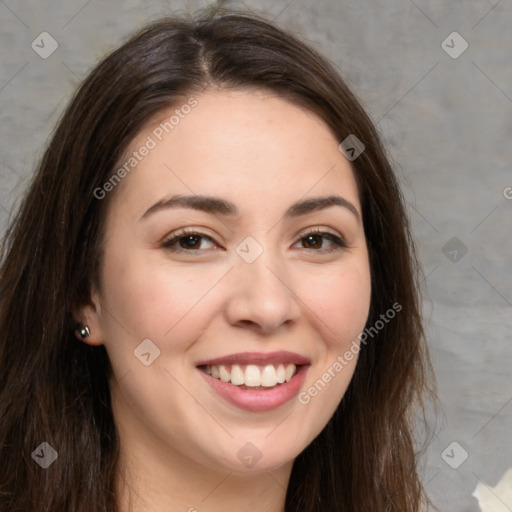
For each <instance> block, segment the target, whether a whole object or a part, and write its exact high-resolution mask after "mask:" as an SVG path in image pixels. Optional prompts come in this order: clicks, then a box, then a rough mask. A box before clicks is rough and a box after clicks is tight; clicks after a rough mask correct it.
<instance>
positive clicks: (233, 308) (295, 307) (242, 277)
mask: <svg viewBox="0 0 512 512" xmlns="http://www.w3.org/2000/svg"><path fill="white" fill-rule="evenodd" d="M231 279H232V283H233V284H232V285H231V286H230V294H229V298H228V304H227V307H226V309H225V312H226V316H227V320H228V321H229V323H230V324H231V325H234V326H238V327H242V326H246V327H250V328H252V329H254V330H255V331H257V332H259V333H263V334H268V333H271V332H274V331H276V330H277V329H279V328H280V327H281V326H282V325H285V324H290V325H291V324H293V323H294V322H295V321H297V319H298V318H299V315H300V307H299V302H300V298H299V297H298V296H297V294H296V292H295V291H294V289H293V282H292V281H293V280H292V278H291V273H290V272H289V271H287V269H286V268H285V265H284V264H283V263H282V262H279V261H278V258H277V257H273V256H271V254H270V253H269V252H267V251H264V252H263V253H262V254H261V255H260V256H259V257H258V258H257V259H256V260H255V261H253V262H252V263H247V262H246V261H244V260H243V259H241V258H240V259H238V261H237V262H236V264H235V269H233V271H232V272H231Z"/></svg>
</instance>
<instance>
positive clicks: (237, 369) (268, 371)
mask: <svg viewBox="0 0 512 512" xmlns="http://www.w3.org/2000/svg"><path fill="white" fill-rule="evenodd" d="M296 369H297V367H296V366H295V365H294V364H293V363H289V364H286V365H285V364H283V363H281V364H279V365H277V368H276V367H275V366H274V365H272V364H268V365H266V366H265V367H259V366H256V365H254V364H249V365H247V366H246V367H245V371H244V370H243V368H242V366H241V365H238V364H234V365H231V372H229V371H228V368H226V365H223V364H221V365H219V366H217V365H208V366H206V367H204V371H205V372H206V373H207V374H208V375H211V376H212V377H213V378H215V379H220V380H221V381H222V382H231V384H234V385H235V386H242V385H243V384H245V385H246V386H248V387H259V386H263V387H265V388H272V387H274V386H276V385H277V384H283V383H284V382H289V381H290V380H291V379H292V377H293V376H294V375H295V371H296Z"/></svg>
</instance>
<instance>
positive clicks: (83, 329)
mask: <svg viewBox="0 0 512 512" xmlns="http://www.w3.org/2000/svg"><path fill="white" fill-rule="evenodd" d="M75 333H76V334H77V335H78V336H80V338H81V339H82V341H83V340H85V339H86V338H88V337H89V336H90V335H91V330H90V329H89V327H88V326H87V325H83V324H78V325H77V326H76V328H75Z"/></svg>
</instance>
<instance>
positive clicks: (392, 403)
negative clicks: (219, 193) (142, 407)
mask: <svg viewBox="0 0 512 512" xmlns="http://www.w3.org/2000/svg"><path fill="white" fill-rule="evenodd" d="M211 86H215V87H221V88H236V89H240V88H246V87H250V88H263V89H267V90H270V91H273V92H274V93H278V94H279V95H281V96H282V97H286V98H289V99H291V100H292V101H294V102H295V103H296V104H298V105H301V106H303V107H307V108H309V109H311V110H312V111H314V112H315V113H317V114H318V115H319V116H320V117H321V118H322V119H323V120H324V121H325V123H326V124H327V125H328V126H329V127H330V129H331V130H332V131H333V133H334V134H335V135H336V137H337V138H338V140H339V141H340V142H342V141H344V140H345V139H346V138H347V137H348V136H349V135H351V134H353V135H356V136H357V138H358V139H360V140H361V141H362V142H363V143H364V146H365V150H364V151H363V153H362V154H361V155H360V156H359V157H358V158H357V159H355V160H354V161H352V166H353V170H354V173H355V176H356V179H357V183H358V187H359V193H360V199H361V205H362V213H363V222H364V230H365V234H366V239H367V244H368V249H369V258H370V268H371V279H372V295H371V306H370V314H369V317H368V321H367V326H369V327H370V326H374V325H375V324H376V323H377V322H378V321H379V320H380V322H381V323H383V322H382V320H381V315H382V314H383V313H384V312H386V311H387V310H389V308H390V307H391V305H393V304H396V303H398V304H399V305H400V306H401V311H400V313H399V314H397V315H396V318H394V319H393V321H391V322H386V323H385V325H384V326H383V328H381V329H380V330H379V332H378V334H377V335H375V337H374V338H373V334H372V339H371V340H369V341H368V342H367V343H364V344H363V343H362V344H361V352H360V354H359V360H358V364H357V367H356V370H355V374H354V376H353V379H352V381H351V383H350V385H349V387H348V389H347V391H346V393H345V396H344V398H343V400H342V401H341V403H340V405H339V407H338V409H337V410H336V412H335V414H334V415H333V417H332V418H331V420H330V421H329V423H328V424H327V426H326V427H325V429H324V430H323V431H322V432H321V434H320V435H319V436H318V437H317V438H316V439H315V440H314V441H313V442H312V443H311V444H310V445H309V446H307V447H306V448H305V450H304V451H303V452H302V453H301V454H300V455H299V456H298V457H297V459H296V460H295V462H294V465H293V470H292V474H291V479H290V482H289V487H288V490H287V496H286V511H287V512H298V511H300V512H320V511H322V512H325V511H340V512H341V511H343V512H357V511H370V510H371V511H372V512H384V511H386V512H390V511H396V512H417V511H418V510H419V509H420V506H421V504H422V502H424V503H427V502H428V498H427V497H426V493H425V492H424V489H423V487H422V484H421V480H420V478H419V476H418V471H417V464H418V457H419V455H420V454H421V453H422V450H420V449H419V448H420V447H419V446H417V441H416V438H415V434H414V433H415V428H414V427H415V419H416V418H417V417H418V413H419V417H420V418H423V419H424V418H425V410H426V405H425V404H426V401H425V397H428V398H434V396H435V392H434V389H435V383H434V378H433V374H432V367H431V364H430V360H429V355H428V351H427V347H426V343H425V339H424V333H423V328H422V323H421V317H420V293H419V284H418V283H419V278H420V270H419V265H418V262H417V259H416V256H415V251H414V244H413V241H412V239H411V236H410V230H409V226H408V222H407V218H406V214H405V210H404V204H403V200H402V198H401V194H400V191H399V186H398V183H397V180H396V177H395V175H394V173H393V171H392V168H391V166H390V163H389V161H388V158H387V156H386V153H385V150H384V148H383V146H382V143H381V141H380V139H379V135H378V133H377V131H376V129H375V127H374V125H373V124H372V122H371V120H370V119H369V117H368V116H367V114H366V113H365V111H364V110H363V108H362V106H361V104H360V103H359V101H358V100H357V99H356V97H355V96H354V94H353V93H352V92H351V91H350V90H349V88H348V87H347V85H346V84H345V83H344V81H343V80H342V79H341V78H340V77H339V75H338V74H337V72H336V71H335V69H334V68H333V66H332V65H331V64H330V63H329V62H327V61H326V60H325V59H324V58H322V57H321V56H320V55H318V54H317V53H316V52H314V51H313V50H311V49H310V48H308V47H307V46H306V45H304V44H303V43H301V42H300V41H299V40H298V39H296V38H295V37H294V36H293V35H292V34H290V33H288V32H286V31H284V30H282V29H280V28H278V27H277V26H276V25H275V24H272V23H270V22H268V21H266V20H264V19H262V18H260V17H257V16H254V15H244V14H240V13H234V12H222V13H219V12H217V13H214V14H209V15H202V16H198V17H196V18H194V19H191V20H186V19H178V18H164V19H161V20H158V21H156V22H154V23H152V24H150V25H149V26H147V27H146V28H144V29H143V30H141V31H140V32H139V33H138V34H136V35H134V36H132V38H131V39H130V40H129V41H128V42H126V43H125V44H123V45H122V46H121V47H120V48H118V49H117V50H115V51H113V52H112V53H111V54H110V55H108V56H107V57H106V58H105V59H104V60H103V61H102V62H101V63H100V64H99V65H98V66H97V67H96V68H95V69H93V70H92V72H91V73H90V74H89V76H88V77H87V78H86V79H85V81H84V82H83V83H82V85H81V86H80V87H79V89H78V90H77V92H76V94H75V96H74V97H73V99H72V100H71V102H70V104H69V106H68V107H67V109H66V111H65V112H64V114H63V116H62V118H61V120H60V122H59V124H58V126H57V128H56V130H55V132H54V134H53V136H52V138H51V141H50V143H49V146H48V148H47V150H46V152H45V154H44V156H43V158H42V161H41V163H40V165H39V167H38V169H37V172H36V173H35V176H34V178H33V180H32V183H31V185H30V187H29V189H28V192H27V194H26V196H25V198H24V200H23V202H22V204H21V206H20V208H19V211H18V213H17V215H16V217H15V218H14V219H13V221H12V222H11V224H10V225H9V227H8V230H7V233H6V236H5V239H4V242H3V244H2V266H1V269H0V286H1V299H0V300H1V302H0V418H1V424H0V460H1V461H2V464H1V465H0V510H2V511H3V512H21V511H24V512H26V511H27V510H30V511H32V512H42V511H46V512H48V511H55V512H57V511H59V512H60V511H64V510H65V511H66V512H90V511H91V510H94V511H95V512H96V511H97V512H109V511H112V510H114V509H115V498H116V497H115V496H114V492H113V489H114V477H115V474H116V471H117V463H118V457H119V439H118V436H117V431H116V427H115V425H114V421H113V417H112V412H111V402H110V393H109V387H108V374H109V370H110V368H109V361H108V357H107V354H106V351H105V348H104V347H103V346H96V347H93V346H89V345H86V344H84V343H81V342H79V341H78V340H77V339H76V338H75V337H74V334H73V327H74V323H75V320H74V316H73V313H74V312H75V311H77V309H78V308H79V306H81V305H84V304H86V303H87V301H88V300H89V292H90V290H91V285H92V284H96V285H98V284H99V283H98V276H99V268H100V265H101V257H102V244H103V226H104V220H105V217H106V211H107V210H106V209H107V208H108V205H109V202H110V199H111V197H112V196H113V194H114V193H115V192H112V193H110V194H108V195H107V197H105V199H103V200H98V199H97V197H96V196H95V194H94V191H95V190H96V189H97V188H98V187H101V186H102V185H103V184H104V183H105V182H106V181H107V180H108V179H109V178H111V176H112V174H113V172H114V170H115V169H116V163H117V162H118V161H119V159H120V158H121V156H122V155H123V152H124V151H125V150H126V148H127V147H128V144H129V143H130V142H131V141H132V140H133V138H134V136H135V135H136V134H137V133H138V132H139V130H140V129H141V128H142V127H143V126H144V124H145V123H146V122H147V121H148V120H149V119H151V118H152V116H154V115H155V114H156V113H157V112H159V111H162V110H163V109H167V108H169V107H171V106H174V105H176V104H177V101H178V98H182V97H184V96H185V95H189V94H191V93H195V92H200V91H201V90H204V89H206V88H208V87H211ZM43 442H47V443H48V444H49V445H50V446H51V447H53V449H55V450H56V452H57V454H58V458H57V460H56V461H55V462H54V463H53V464H52V465H51V466H49V467H48V468H47V469H44V470H43V469H42V468H41V467H40V466H39V465H38V464H36V463H35V462H34V460H33V456H32V453H33V452H34V450H35V449H36V448H37V447H38V446H39V445H40V444H41V443H43ZM422 448H423V450H424V445H423V446H422Z"/></svg>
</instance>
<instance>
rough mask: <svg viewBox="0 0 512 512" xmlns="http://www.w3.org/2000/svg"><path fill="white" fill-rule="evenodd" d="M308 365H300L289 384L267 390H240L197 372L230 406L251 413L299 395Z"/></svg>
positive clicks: (278, 405) (273, 407)
mask: <svg viewBox="0 0 512 512" xmlns="http://www.w3.org/2000/svg"><path fill="white" fill-rule="evenodd" d="M308 368H309V365H302V366H300V367H299V369H298V370H297V373H296V374H295V375H294V376H293V377H292V378H291V379H290V381H289V382H284V383H283V384H278V385H277V386H275V387H273V388H269V389H268V390H266V389H265V390H263V389H262V390H254V391H252V390H250V389H242V388H239V387H238V386H235V385H234V384H231V383H230V382H223V381H221V380H220V379H216V378H214V377H211V376H210V375H208V374H207V373H205V372H203V371H202V370H198V371H199V372H200V373H201V375H202V376H203V378H204V379H205V380H206V382H208V384H209V385H210V386H211V387H212V389H213V390H214V391H216V392H217V393H218V394H219V395H220V396H221V397H222V398H224V399H225V400H226V401H228V402H229V403H230V404H232V405H234V406H236V407H239V408H240V409H245V410H246V411H251V412H260V411H270V410H272V409H276V408H277V407H280V406H281V405H284V404H285V403H286V402H289V401H290V400H291V399H292V398H293V397H294V396H296V395H297V394H298V393H299V390H300V388H301V387H302V384H303V383H304V379H305V377H306V372H307V371H308Z"/></svg>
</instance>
